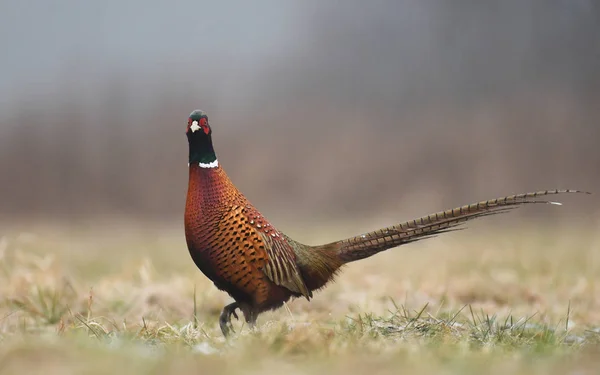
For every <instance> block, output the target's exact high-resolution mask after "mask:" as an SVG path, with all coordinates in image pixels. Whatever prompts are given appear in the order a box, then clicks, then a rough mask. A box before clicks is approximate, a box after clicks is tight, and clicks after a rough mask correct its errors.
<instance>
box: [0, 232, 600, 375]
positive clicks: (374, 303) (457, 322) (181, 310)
mask: <svg viewBox="0 0 600 375" xmlns="http://www.w3.org/2000/svg"><path fill="white" fill-rule="evenodd" d="M355 227H356V230H357V231H361V229H359V228H360V227H358V226H355ZM24 228H25V227H24V226H21V225H13V226H11V227H8V229H4V230H3V232H2V233H0V236H2V237H1V240H0V293H1V295H2V299H1V305H0V340H1V341H2V345H1V346H0V373H3V374H4V373H19V374H22V373H26V374H36V373H43V374H46V375H51V374H68V373H86V374H96V373H97V374H100V373H127V374H148V373H150V374H171V373H172V374H180V373H209V374H213V373H214V374H237V373H244V374H252V373H282V372H285V373H287V374H308V373H312V372H316V373H328V374H354V373H366V372H376V373H382V374H386V373H389V374H396V373H399V372H403V373H411V374H420V373H436V374H465V373H477V374H481V373H489V374H504V373H511V374H595V373H598V369H599V368H600V345H599V343H600V253H599V250H600V235H598V234H597V233H594V230H592V229H593V228H592V229H590V228H588V229H587V230H581V229H579V230H576V229H574V228H571V227H561V228H560V229H557V228H556V227H544V226H542V225H539V226H531V227H530V228H527V229H506V228H505V229H499V228H494V229H491V228H490V227H484V226H480V225H476V228H471V229H469V230H467V231H460V232H456V233H451V234H445V235H443V236H441V237H438V238H435V239H430V240H427V241H423V242H420V243H415V244H411V245H409V246H405V247H402V248H397V249H393V250H390V251H388V252H386V253H383V254H379V255H377V256H375V257H373V258H370V259H367V260H364V261H361V262H358V263H354V264H351V265H349V266H348V267H346V269H345V270H344V272H343V273H342V275H341V276H340V277H339V278H338V279H337V281H336V282H335V283H334V284H331V285H329V287H328V288H327V289H325V290H323V291H322V292H319V293H318V294H317V295H316V296H315V298H314V299H313V300H312V301H311V302H307V301H305V300H294V301H292V302H290V303H288V304H287V305H286V306H285V307H284V308H282V309H280V310H278V311H275V312H271V313H267V314H264V315H261V317H260V318H259V321H258V323H259V328H258V329H257V330H256V331H255V332H252V331H250V330H249V329H248V327H246V326H244V325H243V324H242V323H241V322H239V321H238V322H235V328H236V332H237V333H236V335H235V337H233V338H232V339H231V340H229V341H228V342H226V341H225V340H224V339H223V337H222V335H221V332H220V330H219V329H218V324H217V317H218V314H219V312H220V309H221V308H222V306H223V305H224V304H226V303H228V301H229V297H228V296H227V295H225V294H224V293H223V292H220V291H218V290H217V289H216V288H215V287H214V286H213V285H212V284H211V283H210V282H209V281H207V279H206V278H205V277H204V276H203V275H202V274H201V273H200V272H199V271H198V270H197V269H196V268H195V266H194V265H193V263H192V262H191V260H190V258H189V255H188V253H187V249H186V247H185V242H184V240H183V237H182V233H181V230H180V228H172V227H168V226H162V225H148V226H146V227H135V226H132V225H129V224H118V225H117V224H112V225H103V226H96V227H89V226H88V227H86V226H85V225H83V224H82V225H80V226H78V227H74V226H69V227H65V226H62V227H61V226H58V225H57V226H56V227H35V228H33V227H29V228H27V229H26V230H25V229H24ZM363 228H364V226H363ZM353 230H354V228H348V227H346V228H327V230H323V229H322V228H321V230H320V231H318V232H316V231H315V232H313V233H315V234H314V235H313V236H312V237H310V238H298V239H299V240H302V241H306V242H309V243H319V242H322V241H327V240H332V239H335V238H338V237H341V236H343V235H346V234H352V233H353Z"/></svg>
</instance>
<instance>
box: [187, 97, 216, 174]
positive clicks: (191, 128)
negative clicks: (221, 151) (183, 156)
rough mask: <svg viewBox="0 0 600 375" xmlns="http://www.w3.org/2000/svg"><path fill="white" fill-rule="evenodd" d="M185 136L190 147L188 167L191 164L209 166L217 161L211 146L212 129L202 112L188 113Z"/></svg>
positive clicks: (197, 110)
mask: <svg viewBox="0 0 600 375" xmlns="http://www.w3.org/2000/svg"><path fill="white" fill-rule="evenodd" d="M185 134H186V135H187V138H188V143H189V146H190V154H189V162H190V165H191V164H193V163H194V164H198V163H200V164H210V163H213V162H214V161H215V160H217V156H216V154H215V150H214V149H213V145H212V138H211V134H212V129H211V128H210V125H209V124H208V116H207V115H206V113H205V112H204V111H202V110H199V109H196V110H194V111H192V113H190V115H189V117H188V122H187V129H186V132H185Z"/></svg>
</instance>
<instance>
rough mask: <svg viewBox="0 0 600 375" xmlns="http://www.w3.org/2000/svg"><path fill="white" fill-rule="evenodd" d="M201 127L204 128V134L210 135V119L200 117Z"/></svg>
mask: <svg viewBox="0 0 600 375" xmlns="http://www.w3.org/2000/svg"><path fill="white" fill-rule="evenodd" d="M200 127H201V128H202V130H204V134H206V135H208V132H210V128H209V127H208V121H206V119H205V118H201V119H200Z"/></svg>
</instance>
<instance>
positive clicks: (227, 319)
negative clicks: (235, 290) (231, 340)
mask: <svg viewBox="0 0 600 375" xmlns="http://www.w3.org/2000/svg"><path fill="white" fill-rule="evenodd" d="M238 307H239V305H238V304H237V302H234V303H230V304H229V305H227V306H225V307H224V308H223V311H222V312H221V316H219V326H220V327H221V332H223V336H225V337H227V336H229V334H230V333H231V332H235V331H234V330H233V325H232V324H231V316H233V317H235V318H236V319H239V318H238V316H237V314H236V313H235V310H236V309H237V308H238Z"/></svg>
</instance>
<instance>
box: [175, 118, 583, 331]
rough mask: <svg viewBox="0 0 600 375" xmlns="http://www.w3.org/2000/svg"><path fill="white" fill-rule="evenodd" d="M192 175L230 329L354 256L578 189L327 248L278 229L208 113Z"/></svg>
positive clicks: (518, 198)
mask: <svg viewBox="0 0 600 375" xmlns="http://www.w3.org/2000/svg"><path fill="white" fill-rule="evenodd" d="M186 135H187V138H188V143H189V179H188V193H187V200H186V206H185V236H186V241H187V246H188V249H189V252H190V255H191V257H192V259H193V261H194V262H195V264H196V265H197V266H198V268H199V269H200V270H201V271H202V272H203V273H204V274H205V275H206V276H207V277H208V278H209V279H210V280H212V281H213V283H214V284H215V286H216V287H217V288H219V289H220V290H223V291H225V292H227V293H228V294H229V295H230V296H231V297H232V298H233V299H234V300H235V302H234V303H232V304H230V305H228V306H226V307H225V308H224V309H223V312H222V313H221V316H220V319H219V323H220V326H221V330H222V331H223V334H224V335H226V336H227V335H228V334H229V332H230V330H231V328H230V320H231V316H234V317H236V318H237V314H236V312H235V311H236V309H238V308H239V309H241V310H242V312H243V313H244V318H245V319H246V321H247V322H248V323H249V324H250V325H251V326H254V324H255V322H256V318H257V317H258V315H259V314H260V313H262V312H264V311H267V310H271V309H275V308H278V307H280V306H281V305H282V304H283V303H284V302H286V301H287V300H289V299H290V298H292V297H304V298H306V299H308V300H310V299H311V298H312V296H313V292H314V291H316V290H319V289H321V288H323V287H324V286H325V285H326V284H327V283H328V282H330V281H331V280H333V278H334V276H335V275H336V274H337V273H338V272H339V271H340V269H341V267H342V266H343V265H344V264H346V263H349V262H352V261H356V260H359V259H363V258H367V257H370V256H372V255H374V254H376V253H378V252H381V251H384V250H387V249H390V248H393V247H397V246H400V245H403V244H407V243H410V242H414V241H418V240H421V239H424V238H428V237H431V236H434V235H437V234H440V233H444V232H448V231H451V230H455V227H458V226H460V225H462V224H464V222H466V221H467V220H472V219H475V218H479V217H484V216H489V215H494V214H499V213H503V212H506V211H509V210H512V209H514V208H517V207H518V206H520V205H523V204H531V203H555V202H549V201H546V200H539V199H536V198H539V197H540V196H544V195H550V194H560V193H575V192H579V191H577V190H549V191H540V192H535V193H525V194H519V195H512V196H508V197H502V198H498V199H492V200H487V201H483V202H479V203H474V204H470V205H466V206H462V207H458V208H455V209H452V210H446V211H442V212H438V213H435V214H432V215H428V216H424V217H422V218H419V219H415V220H410V221H407V222H404V223H401V224H397V225H393V226H390V227H387V228H382V229H379V230H376V231H372V232H369V233H365V234H362V235H358V236H355V237H351V238H348V239H344V240H340V241H335V242H332V243H329V244H325V245H320V246H308V245H305V244H301V243H299V242H297V241H294V240H293V239H291V238H290V237H288V236H286V235H285V234H284V233H282V232H281V231H279V230H278V229H277V228H275V227H274V226H273V225H272V223H271V222H269V220H268V219H267V218H266V217H264V216H263V215H262V214H261V213H260V212H259V211H258V210H257V209H256V207H254V206H253V205H252V204H251V203H250V202H249V201H248V199H246V197H245V196H244V195H243V194H242V193H241V192H240V191H239V190H238V189H237V188H236V187H235V185H234V184H233V182H232V181H231V180H230V178H229V177H228V176H227V174H226V173H225V170H224V169H223V167H222V166H221V165H220V164H219V162H218V160H217V156H216V153H215V151H214V148H213V144H212V129H211V127H210V125H209V122H208V116H207V115H206V113H204V112H202V111H200V110H196V111H193V112H192V113H191V114H190V116H189V118H188V125H187V129H186Z"/></svg>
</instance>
